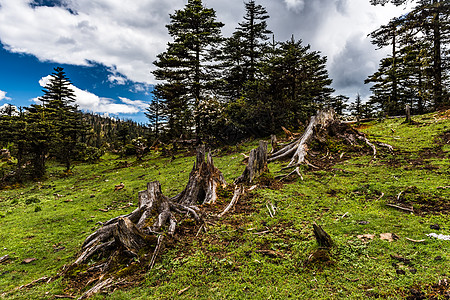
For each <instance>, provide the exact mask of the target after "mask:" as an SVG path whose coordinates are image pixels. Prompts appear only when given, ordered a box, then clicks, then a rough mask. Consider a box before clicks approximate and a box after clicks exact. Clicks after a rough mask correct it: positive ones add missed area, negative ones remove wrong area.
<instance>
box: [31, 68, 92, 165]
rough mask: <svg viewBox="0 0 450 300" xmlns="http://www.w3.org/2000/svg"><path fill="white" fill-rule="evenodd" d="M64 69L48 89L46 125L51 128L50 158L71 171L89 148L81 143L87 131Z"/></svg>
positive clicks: (53, 77)
mask: <svg viewBox="0 0 450 300" xmlns="http://www.w3.org/2000/svg"><path fill="white" fill-rule="evenodd" d="M71 85H72V83H71V81H70V80H69V79H68V78H67V76H66V74H65V72H64V69H63V68H61V67H57V68H55V69H54V72H53V73H52V74H51V78H50V80H49V82H48V83H47V84H46V85H45V87H44V89H43V92H44V95H43V96H42V97H40V98H39V100H40V101H41V102H42V113H43V118H44V121H46V122H48V123H49V124H50V126H51V137H50V139H49V143H50V154H51V155H54V156H55V157H56V158H57V159H58V160H59V161H60V162H62V163H63V164H64V165H65V167H66V170H67V171H69V170H70V167H71V165H72V160H73V159H75V158H76V156H77V155H78V153H79V152H80V151H81V149H82V148H83V147H85V145H83V144H81V143H80V141H79V139H80V137H81V135H82V134H83V132H85V131H86V130H87V129H86V127H85V125H84V124H83V123H82V119H81V118H80V113H79V112H78V110H77V106H76V105H75V104H74V103H75V93H74V91H73V89H72V88H71Z"/></svg>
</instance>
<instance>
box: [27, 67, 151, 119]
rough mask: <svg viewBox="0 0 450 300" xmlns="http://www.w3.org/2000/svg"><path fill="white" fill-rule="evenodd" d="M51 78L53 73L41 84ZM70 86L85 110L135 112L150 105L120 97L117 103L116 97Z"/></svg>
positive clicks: (80, 105)
mask: <svg viewBox="0 0 450 300" xmlns="http://www.w3.org/2000/svg"><path fill="white" fill-rule="evenodd" d="M50 79H51V75H48V76H45V77H42V78H41V79H40V80H39V84H40V85H41V86H42V87H44V86H46V85H47V84H48V83H49V81H50ZM69 87H70V88H71V89H72V90H73V91H74V94H75V98H76V102H75V103H76V104H77V105H78V107H79V109H81V110H84V111H88V112H94V113H107V114H135V113H139V112H143V111H145V109H146V108H147V107H148V103H146V102H144V101H141V100H130V99H127V98H124V97H119V102H120V103H117V101H116V100H114V99H110V98H105V97H99V96H97V95H95V94H93V93H91V92H88V91H86V90H82V89H80V88H78V87H76V86H74V85H70V86H69ZM33 101H35V102H39V99H38V98H35V99H33Z"/></svg>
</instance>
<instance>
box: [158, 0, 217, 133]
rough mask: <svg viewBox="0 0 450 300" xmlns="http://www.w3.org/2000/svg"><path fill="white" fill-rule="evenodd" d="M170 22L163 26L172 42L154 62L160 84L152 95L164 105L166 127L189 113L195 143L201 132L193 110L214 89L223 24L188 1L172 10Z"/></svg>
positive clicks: (195, 2) (198, 1)
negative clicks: (195, 138)
mask: <svg viewBox="0 0 450 300" xmlns="http://www.w3.org/2000/svg"><path fill="white" fill-rule="evenodd" d="M170 19H171V22H170V24H168V25H167V26H166V27H167V29H168V31H169V34H170V36H171V37H172V38H173V42H170V43H169V44H168V48H167V51H166V52H164V53H162V54H160V55H158V60H157V61H156V62H155V63H154V64H155V65H156V66H157V68H158V69H157V70H155V71H154V72H153V74H154V75H155V77H156V79H158V80H162V81H164V83H161V84H158V85H157V86H156V87H155V93H156V96H157V97H161V98H162V99H164V100H165V101H166V103H167V109H168V110H169V111H168V117H169V123H168V124H169V127H170V126H176V124H173V122H172V121H175V120H177V121H178V120H183V119H185V118H186V116H188V115H189V114H192V115H193V116H194V126H195V132H196V137H197V140H199V139H200V131H201V130H200V117H199V115H198V114H197V110H198V107H199V105H200V103H201V102H202V101H204V98H205V96H207V95H208V94H212V93H214V89H215V87H216V86H215V84H214V81H215V80H216V77H217V75H216V72H215V70H216V68H217V63H215V60H216V56H217V49H218V48H219V44H220V43H221V42H222V40H223V38H222V36H221V28H222V27H223V23H220V22H217V21H216V12H215V11H214V10H213V9H208V8H205V7H204V6H203V4H202V1H201V0H188V3H187V5H186V6H185V8H184V9H181V10H177V11H175V13H174V14H172V15H170ZM188 110H191V112H189V111H188ZM183 125H184V124H183Z"/></svg>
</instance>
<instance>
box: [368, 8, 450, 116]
mask: <svg viewBox="0 0 450 300" xmlns="http://www.w3.org/2000/svg"><path fill="white" fill-rule="evenodd" d="M371 2H372V4H374V5H378V4H380V5H384V4H386V3H387V2H392V3H394V4H396V5H402V4H404V3H406V2H407V1H405V0H391V1H388V0H372V1H371ZM370 37H371V38H372V43H373V44H374V45H376V46H377V47H378V48H384V47H390V49H391V50H390V55H389V56H388V57H386V58H383V59H382V60H381V62H380V66H379V69H378V71H377V72H375V73H374V74H372V75H371V76H369V78H367V79H366V81H365V82H366V83H373V86H372V88H371V90H372V92H373V95H372V97H371V100H370V103H372V104H374V105H375V106H376V107H377V108H378V109H379V110H380V111H382V112H384V113H385V114H387V115H395V114H401V113H402V112H404V109H405V105H406V104H409V105H410V107H411V108H412V109H413V110H414V111H415V112H416V113H419V114H421V113H424V112H427V111H431V110H438V109H441V108H445V107H448V106H450V100H449V93H450V89H449V84H450V64H449V55H450V48H449V44H450V43H449V42H450V2H449V1H444V0H420V1H416V6H415V7H414V9H413V10H412V11H411V12H409V13H407V14H405V15H403V16H400V17H397V18H394V19H392V20H391V21H390V22H389V23H388V24H386V25H383V26H381V27H380V28H379V29H377V30H375V31H374V32H372V33H371V34H370Z"/></svg>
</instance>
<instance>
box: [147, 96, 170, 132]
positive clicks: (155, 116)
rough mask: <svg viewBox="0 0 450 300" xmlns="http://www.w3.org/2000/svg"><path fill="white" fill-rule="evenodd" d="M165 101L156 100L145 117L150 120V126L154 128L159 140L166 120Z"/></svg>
mask: <svg viewBox="0 0 450 300" xmlns="http://www.w3.org/2000/svg"><path fill="white" fill-rule="evenodd" d="M164 104H165V103H164V100H163V99H159V98H154V99H153V101H152V102H151V103H150V104H149V106H148V108H147V112H146V113H145V116H146V117H147V118H148V121H149V123H150V126H152V127H153V128H152V129H153V130H152V131H153V133H154V138H155V139H158V138H159V136H160V131H161V125H162V123H163V121H164V120H165V114H164V111H165V105H164Z"/></svg>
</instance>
